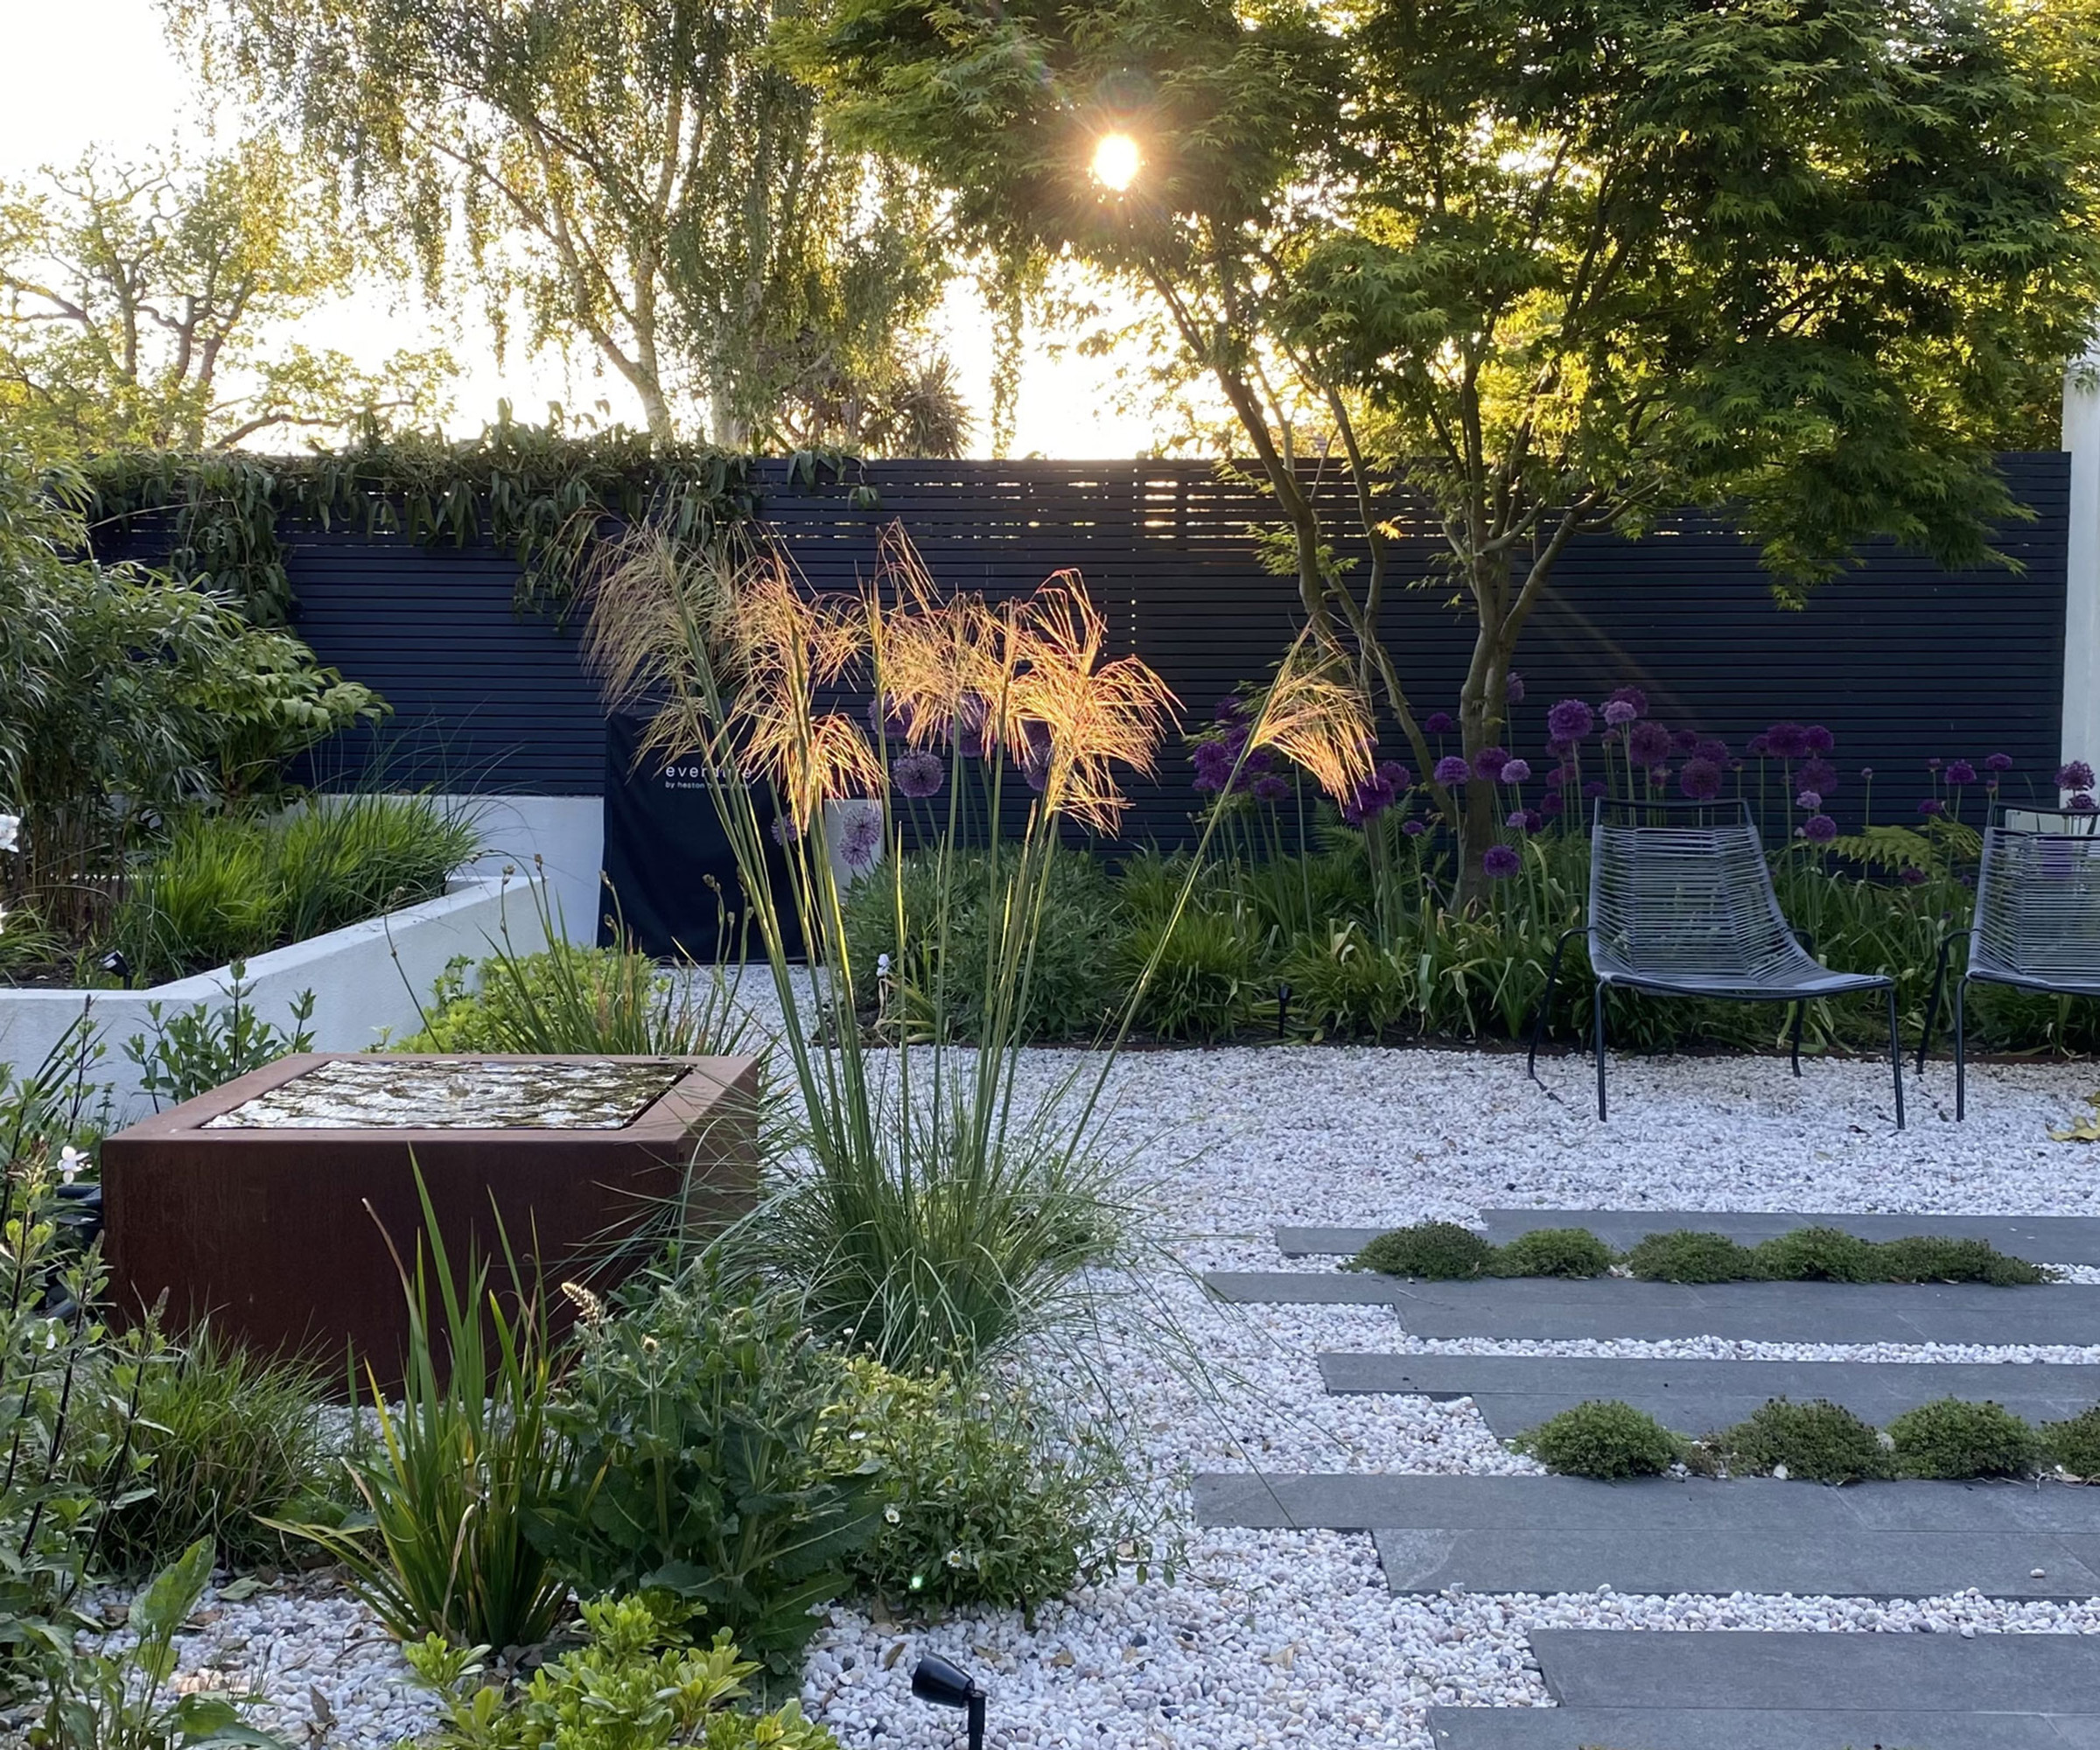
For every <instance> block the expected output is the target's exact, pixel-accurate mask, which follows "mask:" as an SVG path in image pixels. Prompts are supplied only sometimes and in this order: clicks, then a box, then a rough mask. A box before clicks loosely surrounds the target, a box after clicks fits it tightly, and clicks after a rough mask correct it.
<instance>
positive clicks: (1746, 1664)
mask: <svg viewBox="0 0 2100 1750" xmlns="http://www.w3.org/2000/svg"><path fill="white" fill-rule="evenodd" d="M1531 1646H1532V1651H1533V1652H1534V1653H1535V1654H1536V1655H1537V1659H1538V1663H1539V1668H1540V1670H1541V1671H1542V1673H1543V1674H1544V1677H1545V1682H1546V1687H1547V1690H1548V1691H1550V1692H1551V1694H1552V1696H1553V1697H1554V1698H1555V1699H1556V1701H1558V1703H1559V1704H1560V1705H1559V1706H1558V1707H1554V1708H1437V1709H1434V1710H1432V1712H1431V1714H1430V1732H1431V1736H1432V1739H1433V1740H1434V1741H1435V1742H1436V1743H1437V1744H1438V1745H1439V1746H1449V1747H1452V1750H1579V1747H1587V1746H1598V1745H1605V1746H1610V1747H1612V1750H1838V1747H1840V1746H1846V1745H1851V1746H1857V1747H1859V1750H1866V1747H1867V1746H1869V1745H1884V1746H1889V1747H1892V1750H1893V1747H1897V1746H1901V1747H1904V1750H2093V1747H2096V1746H2100V1635H1977V1636H1975V1637H1974V1638H1973V1639H1969V1640H1964V1639H1963V1638H1962V1637H1960V1636H1958V1635H1872V1634H1824V1635H1817V1634H1794V1633H1778V1634H1765V1633H1751V1632H1742V1631H1731V1630H1714V1631H1698V1632H1694V1633H1684V1634H1677V1633H1667V1632H1665V1633H1654V1632H1641V1631H1632V1630H1600V1629H1539V1630H1536V1631H1534V1632H1533V1634H1532V1635H1531Z"/></svg>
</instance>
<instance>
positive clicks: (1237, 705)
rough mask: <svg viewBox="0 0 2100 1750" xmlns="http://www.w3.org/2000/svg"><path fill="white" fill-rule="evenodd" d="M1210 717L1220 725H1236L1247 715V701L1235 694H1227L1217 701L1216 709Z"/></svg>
mask: <svg viewBox="0 0 2100 1750" xmlns="http://www.w3.org/2000/svg"><path fill="white" fill-rule="evenodd" d="M1211 715H1212V716H1213V717H1215V718H1217V720H1218V721H1219V722H1220V723H1238V722H1240V721H1242V720H1243V718H1245V717H1246V715H1247V701H1246V700H1244V699H1243V698H1242V697H1240V696H1239V695H1238V694H1237V693H1228V694H1226V695H1225V697H1223V698H1222V699H1220V700H1219V701H1218V708H1217V710H1216V711H1213V712H1212V713H1211Z"/></svg>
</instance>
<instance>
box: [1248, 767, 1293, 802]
mask: <svg viewBox="0 0 2100 1750" xmlns="http://www.w3.org/2000/svg"><path fill="white" fill-rule="evenodd" d="M1254 796H1255V800H1256V801H1257V802H1288V801H1289V800H1290V797H1291V781H1290V780H1289V779H1288V778H1281V777H1278V775H1277V774H1275V773H1273V772H1264V773H1263V774H1262V775H1261V776H1260V777H1258V778H1257V779H1256V780H1255V781H1254Z"/></svg>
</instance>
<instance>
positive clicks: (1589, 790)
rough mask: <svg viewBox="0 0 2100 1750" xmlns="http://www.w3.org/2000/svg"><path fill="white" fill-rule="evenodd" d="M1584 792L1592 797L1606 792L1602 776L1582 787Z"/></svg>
mask: <svg viewBox="0 0 2100 1750" xmlns="http://www.w3.org/2000/svg"><path fill="white" fill-rule="evenodd" d="M1582 794H1583V795H1586V796H1589V797H1593V798H1594V797H1597V796H1601V795H1603V794H1604V780H1603V779H1601V778H1593V779H1591V780H1590V781H1589V782H1588V783H1586V784H1585V785H1584V786H1583V787H1582Z"/></svg>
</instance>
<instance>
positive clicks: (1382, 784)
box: [1341, 772, 1393, 821]
mask: <svg viewBox="0 0 2100 1750" xmlns="http://www.w3.org/2000/svg"><path fill="white" fill-rule="evenodd" d="M1392 805H1393V787H1392V786H1391V785H1390V784H1389V783H1387V782H1386V781H1385V780H1384V779H1383V778H1381V777H1380V776H1379V775H1378V774H1376V772H1374V773H1372V774H1371V775H1370V776H1369V777H1368V778H1366V779H1365V780H1364V781H1362V783H1361V784H1359V785H1357V787H1356V795H1355V797H1354V798H1352V799H1351V801H1350V803H1349V806H1348V808H1345V809H1343V810H1342V811H1341V812H1342V816H1343V817H1344V818H1345V819H1351V820H1352V821H1368V820H1376V819H1377V818H1378V816H1380V815H1382V814H1383V813H1384V812H1385V811H1386V810H1387V809H1390V808H1391V807H1392ZM1350 809H1355V815H1354V816H1351V815H1350V812H1349V811H1350Z"/></svg>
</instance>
